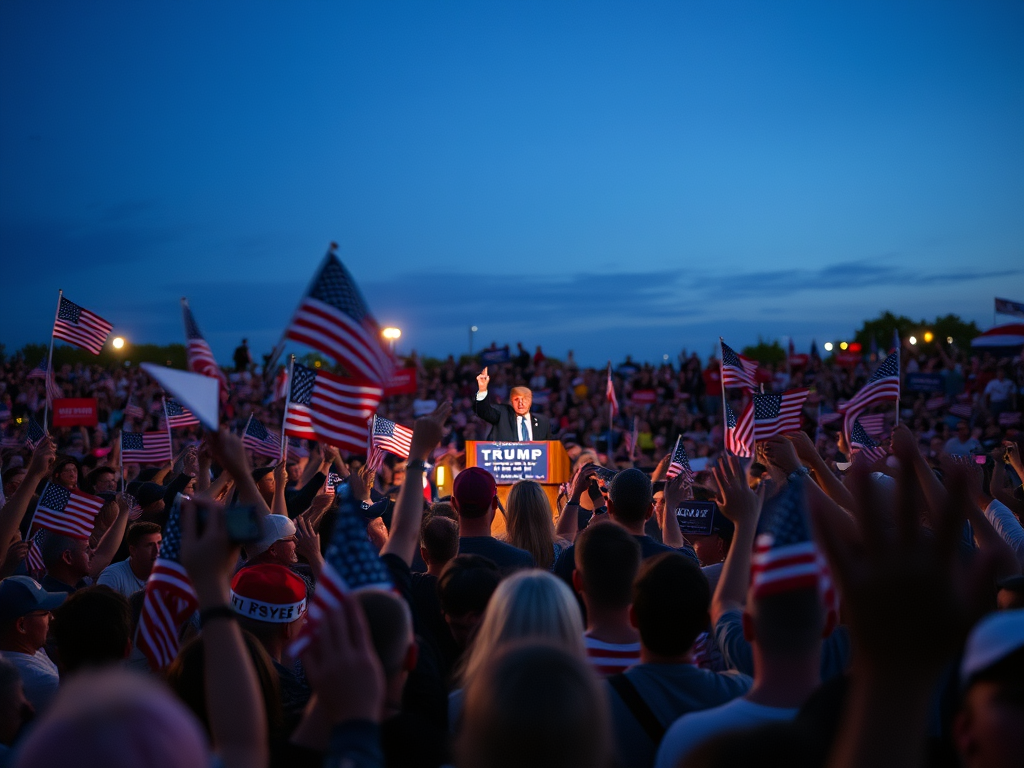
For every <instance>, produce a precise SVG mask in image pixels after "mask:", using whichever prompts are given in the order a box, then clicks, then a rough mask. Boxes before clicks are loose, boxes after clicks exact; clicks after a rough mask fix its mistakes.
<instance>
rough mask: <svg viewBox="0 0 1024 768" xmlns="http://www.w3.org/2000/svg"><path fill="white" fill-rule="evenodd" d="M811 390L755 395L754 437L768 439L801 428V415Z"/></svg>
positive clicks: (803, 389) (802, 389)
mask: <svg viewBox="0 0 1024 768" xmlns="http://www.w3.org/2000/svg"><path fill="white" fill-rule="evenodd" d="M808 394H810V390H809V389H807V388H806V387H803V388H801V389H791V390H789V391H788V392H783V393H782V394H781V395H754V439H755V440H758V441H760V440H767V439H768V438H769V437H774V436H775V435H782V434H785V433H786V432H796V431H797V430H798V429H800V416H801V411H802V410H803V407H804V401H805V400H806V399H807V395H808Z"/></svg>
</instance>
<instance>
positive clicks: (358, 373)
mask: <svg viewBox="0 0 1024 768" xmlns="http://www.w3.org/2000/svg"><path fill="white" fill-rule="evenodd" d="M335 247H336V246H334V244H333V243H332V244H331V250H330V251H328V252H327V256H326V257H325V258H324V261H323V264H322V265H321V266H320V270H319V271H318V272H317V274H316V277H314V278H313V283H312V285H310V287H309V290H308V291H307V293H306V295H305V296H303V297H302V302H301V303H300V304H299V308H298V309H297V310H296V311H295V316H294V317H293V318H292V321H291V324H290V325H289V326H288V329H287V330H286V331H285V338H288V339H291V340H292V341H298V342H301V343H302V344H306V345H308V346H310V347H313V348H314V349H318V350H320V351H321V352H323V353H324V354H325V355H329V356H330V357H332V358H334V359H335V360H337V361H338V362H339V363H341V364H342V365H343V366H345V369H346V370H347V371H349V373H351V374H352V375H353V376H355V377H358V378H360V379H363V380H365V381H368V382H370V383H372V384H379V385H381V386H383V385H384V383H386V382H388V381H391V377H392V374H393V372H394V368H395V360H394V357H393V356H392V355H391V353H390V352H389V351H388V349H387V347H386V346H385V345H384V342H383V340H382V339H381V335H380V326H379V325H377V321H376V320H374V318H373V315H371V314H370V310H369V308H368V307H367V306H366V302H365V301H364V300H363V296H362V294H361V293H360V292H359V287H358V286H357V285H356V283H355V281H354V280H353V279H352V275H350V274H349V272H348V270H347V269H345V267H344V266H343V265H342V263H341V262H340V261H339V260H338V257H337V256H336V255H335V254H334V248H335Z"/></svg>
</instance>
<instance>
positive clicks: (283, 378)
mask: <svg viewBox="0 0 1024 768" xmlns="http://www.w3.org/2000/svg"><path fill="white" fill-rule="evenodd" d="M287 394H288V369H287V368H282V369H281V370H280V371H278V372H277V376H275V377H274V394H273V396H272V397H271V398H270V402H272V403H273V402H277V401H278V400H280V399H281V398H282V397H284V396H285V395H287Z"/></svg>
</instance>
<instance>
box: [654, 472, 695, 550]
mask: <svg viewBox="0 0 1024 768" xmlns="http://www.w3.org/2000/svg"><path fill="white" fill-rule="evenodd" d="M692 498H693V485H692V484H691V483H690V482H689V479H688V478H687V477H686V475H685V473H682V472H680V473H679V474H678V475H676V476H675V477H673V478H672V479H671V480H669V481H668V482H666V483H665V504H664V507H663V510H662V514H661V519H660V520H659V521H658V523H659V525H660V526H661V540H662V541H663V542H664V543H665V545H666V546H669V547H672V548H674V549H679V548H680V547H683V546H685V544H686V541H685V540H684V539H683V532H682V531H681V530H679V518H677V517H676V510H677V509H679V506H680V505H681V504H682V503H683V502H684V501H688V500H690V499H692Z"/></svg>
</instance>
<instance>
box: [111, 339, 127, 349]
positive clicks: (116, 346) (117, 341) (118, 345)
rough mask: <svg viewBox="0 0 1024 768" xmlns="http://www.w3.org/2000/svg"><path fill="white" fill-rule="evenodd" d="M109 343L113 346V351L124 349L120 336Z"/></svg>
mask: <svg viewBox="0 0 1024 768" xmlns="http://www.w3.org/2000/svg"><path fill="white" fill-rule="evenodd" d="M110 343H111V344H112V345H113V346H114V349H121V348H123V347H124V339H122V338H121V337H120V336H115V337H114V340H113V341H111V342H110Z"/></svg>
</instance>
